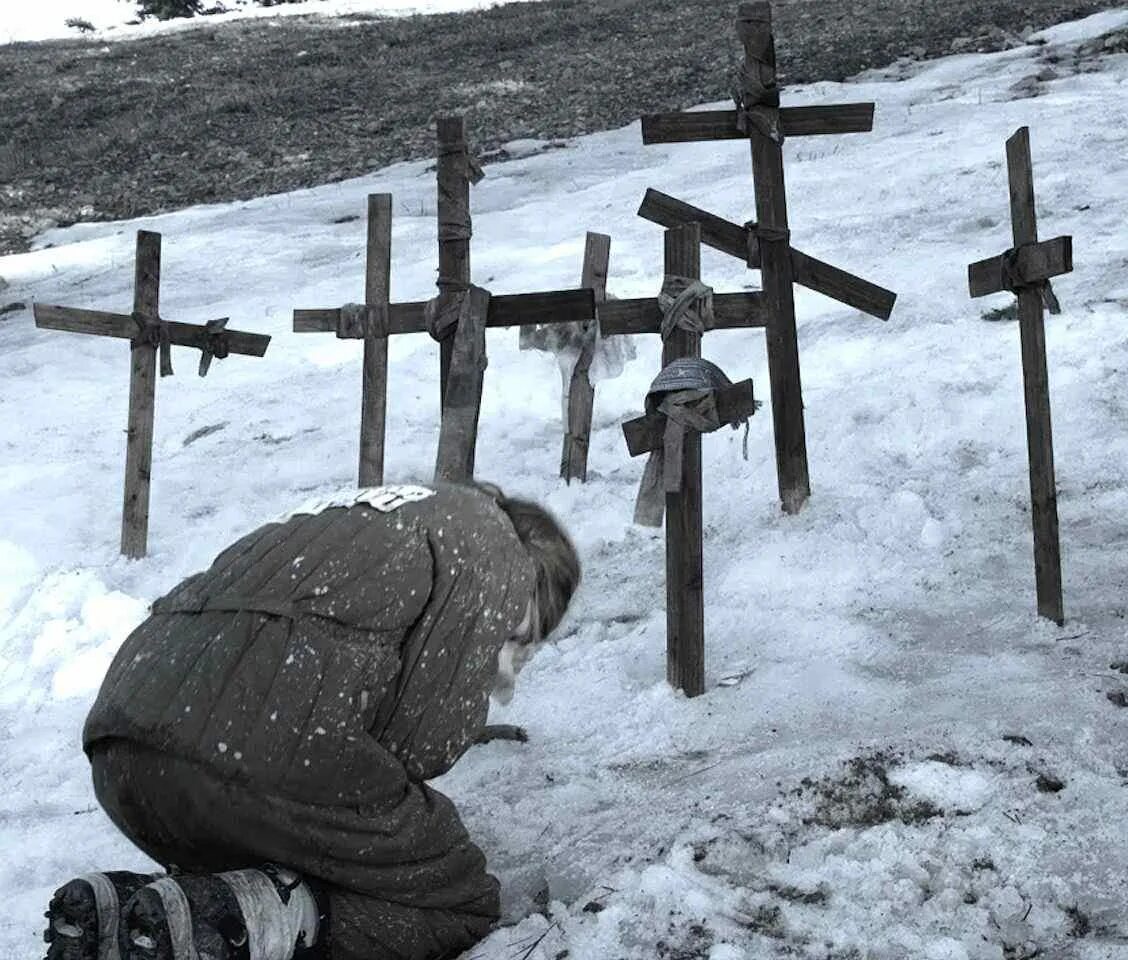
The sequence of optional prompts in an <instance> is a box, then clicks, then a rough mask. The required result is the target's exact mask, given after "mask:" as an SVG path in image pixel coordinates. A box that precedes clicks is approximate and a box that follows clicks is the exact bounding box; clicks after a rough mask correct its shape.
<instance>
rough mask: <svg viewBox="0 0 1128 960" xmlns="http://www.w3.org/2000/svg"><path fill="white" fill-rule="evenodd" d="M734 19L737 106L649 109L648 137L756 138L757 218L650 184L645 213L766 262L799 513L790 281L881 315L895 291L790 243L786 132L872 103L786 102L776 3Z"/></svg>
mask: <svg viewBox="0 0 1128 960" xmlns="http://www.w3.org/2000/svg"><path fill="white" fill-rule="evenodd" d="M736 29H737V34H738V36H739V37H740V40H741V43H742V44H743V46H744V65H743V69H742V72H741V78H740V89H739V91H738V92H737V95H736V97H735V99H736V109H735V110H707V111H695V112H692V113H663V114H654V115H651V116H645V117H643V118H642V142H643V143H644V144H653V143H687V142H696V141H703V140H739V139H747V140H749V142H750V145H751V149H752V179H753V186H754V190H755V195H756V221H755V222H753V223H750V224H747V225H746V226H744V227H739V226H737V225H735V224H731V223H728V222H727V221H724V220H721V219H720V218H719V217H713V216H711V215H709V214H706V213H705V212H704V211H701V210H697V209H696V208H692V207H689V205H688V204H681V203H680V202H679V201H675V200H673V198H672V197H665V196H664V195H662V194H657V192H656V191H651V192H650V193H648V194H647V201H646V202H644V204H643V209H642V210H640V211H639V213H640V214H641V215H642V216H646V217H648V219H653V220H656V221H657V222H659V223H661V224H662V225H663V226H673V225H675V224H676V223H685V222H689V221H691V220H698V221H700V222H701V223H702V225H703V237H702V238H703V240H704V242H705V243H708V244H710V245H711V246H715V247H717V248H718V249H721V250H725V251H726V252H728V253H731V254H733V255H734V256H738V257H740V258H741V259H743V260H745V261H746V262H747V264H748V266H749V267H751V268H756V267H759V268H760V271H761V278H762V286H763V295H764V315H765V317H766V319H767V347H768V373H769V377H770V380H771V395H772V420H773V423H774V427H775V446H776V472H777V475H778V480H779V495H780V500H781V502H782V505H783V509H784V510H785V511H786V512H787V513H796V512H798V511H799V510H800V509H801V507H802V505H803V503H804V502H806V500H807V498H808V497H809V496H810V489H811V488H810V479H809V475H808V469H807V441H806V434H805V428H804V423H803V395H802V387H801V383H800V377H799V348H798V338H797V334H796V329H795V301H794V292H793V289H792V283H794V282H799V283H804V284H805V285H807V286H809V287H811V288H812V289H816V290H819V291H821V292H823V293H826V294H828V295H830V296H833V297H835V298H836V299H839V300H841V301H842V302H844V303H850V304H852V305H854V306H857V307H860V308H861V309H863V310H866V312H868V313H872V314H874V315H876V316H878V317H880V318H881V319H887V318H888V317H889V314H890V312H891V311H892V308H893V301H894V299H895V295H894V294H893V293H891V292H889V291H888V290H883V289H882V288H881V287H877V286H875V285H873V284H868V283H866V282H865V281H863V280H859V279H858V278H856V277H852V276H851V275H849V274H847V273H844V272H843V271H841V270H837V269H836V268H834V267H831V266H829V265H828V264H824V263H822V262H821V261H818V260H814V259H813V258H811V257H808V256H807V255H806V254H802V253H800V252H799V251H797V250H794V249H793V248H792V247H791V245H790V236H791V234H790V230H789V228H788V222H787V194H786V190H785V186H784V176H783V151H782V145H783V138H784V137H785V136H806V135H816V134H838V133H860V132H864V131H868V130H871V129H872V128H873V104H872V103H846V104H840V105H837V106H826V107H783V108H781V107H780V100H779V87H778V85H777V83H776V60H775V40H774V38H773V36H772V19H771V4H770V3H768V2H766V0H761V2H755V3H741V4H740V5H739V6H738V8H737V19H736Z"/></svg>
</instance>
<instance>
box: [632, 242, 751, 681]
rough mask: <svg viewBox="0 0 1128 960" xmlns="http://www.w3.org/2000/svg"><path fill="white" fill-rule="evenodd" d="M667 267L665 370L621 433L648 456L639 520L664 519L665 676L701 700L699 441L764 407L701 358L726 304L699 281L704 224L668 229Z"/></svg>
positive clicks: (747, 383) (747, 384)
mask: <svg viewBox="0 0 1128 960" xmlns="http://www.w3.org/2000/svg"><path fill="white" fill-rule="evenodd" d="M665 269H666V276H667V281H668V282H667V285H666V291H665V296H663V297H662V298H661V301H660V304H659V310H660V312H661V314H662V316H663V326H664V328H665V330H666V336H664V338H663V340H664V343H663V351H662V353H663V356H662V372H661V373H660V374H659V375H658V377H657V379H655V381H654V383H653V384H652V386H651V392H650V394H649V395H648V397H647V414H646V416H643V417H639V418H637V419H635V420H631V421H628V422H627V423H625V424H623V434H624V436H625V438H626V441H627V449H628V451H629V452H630V455H631V456H632V457H636V456H639V455H640V454H643V453H650V460H649V462H648V463H647V467H646V471H645V473H644V477H643V483H642V487H641V489H640V491H639V500H638V504H637V507H636V512H635V518H636V520H638V521H640V522H646V523H650V524H653V525H657V524H660V523H661V522H662V514H663V512H664V513H665V516H666V677H667V679H668V680H669V682H670V684H671V685H672V686H673V687H674V688H675V689H681V690H684V691H685V694H686V696H689V697H695V696H698V695H699V694H701V693H704V692H705V601H704V590H703V561H702V558H703V531H702V502H701V501H702V476H701V434H702V433H705V432H712V431H713V430H717V429H719V428H720V427H721V426H722V425H723V424H733V425H735V424H737V423H739V422H740V421H747V419H748V417H750V416H751V415H752V414H753V413H754V412H755V409H756V402H755V399H754V398H753V395H752V381H751V380H744V381H741V382H740V383H738V384H735V385H733V384H731V383H729V382H728V381H727V378H725V377H724V374H723V373H721V371H720V370H719V369H717V368H716V367H714V366H713V365H712V364H709V363H708V362H707V361H703V360H701V332H702V329H703V324H702V322H701V318H702V315H707V314H708V313H709V312H710V310H711V309H712V308H713V307H712V305H713V304H714V303H715V302H716V301H717V300H720V299H721V298H720V297H718V298H714V297H713V295H712V294H711V292H708V291H707V288H704V287H702V286H701V284H700V282H699V280H700V276H701V234H700V229H699V227H698V225H697V224H695V223H694V224H687V225H685V226H682V227H678V228H676V229H673V230H668V231H667V232H666V236H665Z"/></svg>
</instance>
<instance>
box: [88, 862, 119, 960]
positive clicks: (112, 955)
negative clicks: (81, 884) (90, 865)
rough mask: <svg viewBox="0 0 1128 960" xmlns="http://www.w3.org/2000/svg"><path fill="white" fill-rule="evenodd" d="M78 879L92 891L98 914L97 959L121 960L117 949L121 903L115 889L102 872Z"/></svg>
mask: <svg viewBox="0 0 1128 960" xmlns="http://www.w3.org/2000/svg"><path fill="white" fill-rule="evenodd" d="M80 879H82V880H85V881H86V882H87V883H88V884H90V889H91V890H93V891H94V909H95V912H96V913H97V915H98V960H121V953H120V951H119V950H118V936H117V935H118V916H119V914H120V911H121V904H120V902H119V901H118V895H117V889H116V888H115V887H114V885H113V883H112V882H111V881H110V878H109V877H107V876H106V875H105V874H104V873H88V874H86V876H84V877H81V878H80Z"/></svg>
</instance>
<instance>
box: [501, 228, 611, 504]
mask: <svg viewBox="0 0 1128 960" xmlns="http://www.w3.org/2000/svg"><path fill="white" fill-rule="evenodd" d="M610 256H611V238H610V237H609V236H607V235H606V234H603V233H592V232H591V231H588V234H587V239H586V241H585V243H584V264H583V269H582V271H581V275H580V286H581V287H584V288H587V289H590V290H591V291H592V293H593V295H594V296H595V302H596V304H600V303H602V302H603V301H604V300H606V299H607V270H608V261H609V259H610ZM598 329H599V327H598V324H597V323H596V322H595V318H594V317H592V318H591V320H589V321H587V322H585V323H582V324H555V325H553V326H551V327H531V326H524V327H522V328H521V336H520V344H521V349H522V350H545V351H548V352H551V353H555V354H557V356H558V357H563V356H567V355H571V354H574V356H575V359H574V360H573V362H572V363H571V367H570V368H569V367H568V366H566V365H565V364H563V363H561V366H560V374H561V379H562V381H563V383H562V384H561V387H562V399H563V404H562V407H563V414H564V445H563V449H562V450H561V452H560V476H561V477H563V478H564V480H565V482H567V483H571V482H572V481H573V480H579V481H580V482H581V483H584V482H586V481H587V467H588V448H589V446H590V445H591V418H592V412H593V410H594V408H595V386H594V385H593V384H592V382H591V376H590V373H591V364H592V361H593V360H594V359H595V347H596V339H597V334H598Z"/></svg>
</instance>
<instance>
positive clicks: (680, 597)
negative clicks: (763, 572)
mask: <svg viewBox="0 0 1128 960" xmlns="http://www.w3.org/2000/svg"><path fill="white" fill-rule="evenodd" d="M664 239H665V270H666V273H667V275H670V276H679V277H689V278H690V279H693V280H699V279H701V228H700V226H699V225H698V224H696V223H688V224H683V225H682V226H678V227H673V228H671V229H669V230H667V231H666V234H665V238H664ZM699 356H701V334H699V333H693V332H691V331H689V330H681V329H678V330H675V331H674V332H673V334H672V335H671V336H670V337H669V339H667V340H666V341H665V342H664V343H663V345H662V366H663V367H665V366H666V365H667V364H669V363H670V362H671V361H673V360H675V359H678V358H680V357H699ZM667 468H668V466H667ZM677 469H679V470H681V484H680V487H681V489H680V490H679V491H677V492H676V493H667V494H666V679H667V680H668V681H669V683H670V684H671V685H672V686H673V687H674V689H675V690H684V691H685V695H686V696H687V697H696V696H700V695H701V694H702V693H704V692H705V593H704V589H703V577H704V573H703V561H702V557H703V545H702V541H703V538H704V534H703V531H702V503H701V434H700V433H697V432H696V431H689V432H687V433H686V435H685V437H684V439H683V441H682V462H681V463H680V464H678V466H677Z"/></svg>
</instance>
